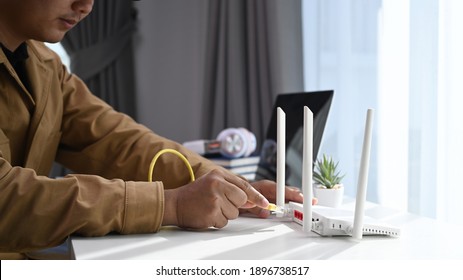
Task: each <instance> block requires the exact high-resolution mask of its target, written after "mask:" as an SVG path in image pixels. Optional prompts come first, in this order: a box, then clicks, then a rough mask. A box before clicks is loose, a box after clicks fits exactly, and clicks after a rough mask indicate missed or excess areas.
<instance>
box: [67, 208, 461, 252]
mask: <svg viewBox="0 0 463 280" xmlns="http://www.w3.org/2000/svg"><path fill="white" fill-rule="evenodd" d="M353 207H354V204H353V203H352V202H351V203H347V204H345V205H343V208H346V209H353ZM365 214H366V215H368V216H371V217H373V218H376V219H378V220H381V221H384V222H387V223H389V224H391V225H395V226H399V227H400V228H401V230H402V236H401V237H400V238H393V237H377V236H376V237H373V236H366V237H364V238H363V240H361V241H359V242H358V241H355V240H353V239H351V238H346V237H321V236H318V235H317V234H315V233H310V234H308V235H307V234H304V233H303V232H302V230H301V227H300V226H299V225H297V224H295V223H293V222H291V221H289V220H288V219H280V218H276V217H272V218H269V219H258V218H250V217H239V218H238V219H236V220H233V221H230V222H229V224H228V225H227V226H226V227H225V228H223V229H220V230H215V229H210V230H204V231H187V230H182V229H179V228H176V227H169V228H163V229H162V230H161V231H160V232H158V233H156V234H143V235H109V236H105V237H98V238H83V237H73V238H72V250H73V253H74V256H75V258H76V259H106V260H110V259H152V260H155V259H162V260H172V259H185V260H192V259H217V260H223V259H229V260H230V259H231V260H234V259H238V260H241V259H255V260H263V259H314V260H315V259H338V260H339V259H341V260H347V259H362V260H366V259H382V260H403V259H405V260H436V259H458V260H462V259H463V238H461V234H462V233H463V226H457V225H451V224H445V223H441V222H438V221H436V220H433V219H428V218H423V217H419V216H416V215H412V214H407V213H399V212H397V211H392V210H388V209H385V208H383V207H380V206H377V205H375V204H367V206H366V210H365Z"/></svg>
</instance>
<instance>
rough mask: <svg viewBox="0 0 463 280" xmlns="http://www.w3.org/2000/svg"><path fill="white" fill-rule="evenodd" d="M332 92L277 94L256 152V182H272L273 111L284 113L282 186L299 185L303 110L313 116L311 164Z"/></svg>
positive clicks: (275, 115)
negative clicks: (284, 182) (284, 177)
mask: <svg viewBox="0 0 463 280" xmlns="http://www.w3.org/2000/svg"><path fill="white" fill-rule="evenodd" d="M333 95H334V91H333V90H326V91H313V92H299V93H285V94H279V95H278V96H277V98H276V100H275V103H274V106H273V111H272V117H271V119H270V122H269V125H268V128H267V135H266V139H265V140H264V141H263V144H262V147H261V151H260V161H259V167H258V169H257V172H256V178H255V179H256V180H262V179H269V180H275V179H276V130H277V110H276V109H277V108H278V107H280V108H282V109H283V111H285V113H286V184H287V185H290V186H295V187H301V182H302V170H301V166H302V148H303V145H302V137H303V123H304V117H303V116H304V106H307V107H309V108H310V110H311V111H312V112H313V114H314V123H313V128H314V130H313V137H314V139H313V160H314V161H315V160H316V158H317V155H318V150H319V148H320V143H321V140H322V137H323V131H324V130H325V125H326V121H327V119H328V113H329V110H330V107H331V102H332V100H333Z"/></svg>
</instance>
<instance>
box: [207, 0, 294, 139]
mask: <svg viewBox="0 0 463 280" xmlns="http://www.w3.org/2000/svg"><path fill="white" fill-rule="evenodd" d="M301 28H302V27H301V2H300V0H286V1H279V0H233V1H230V0H210V2H209V16H208V30H207V42H206V44H207V46H206V67H205V69H206V70H205V71H206V72H205V87H204V89H205V92H204V99H203V106H204V107H203V117H202V118H203V121H202V124H203V125H202V134H203V135H205V136H206V137H208V138H214V137H216V136H217V134H218V133H219V132H220V130H222V129H224V128H227V127H246V128H248V129H249V130H251V131H252V132H254V134H256V137H257V141H258V147H260V144H261V143H262V141H263V140H264V136H265V133H266V130H267V125H268V123H269V120H270V117H271V113H272V112H271V110H272V106H273V102H274V99H275V97H276V95H277V94H278V93H282V92H283V91H302V90H303V72H302V29H301ZM286 40H289V41H286Z"/></svg>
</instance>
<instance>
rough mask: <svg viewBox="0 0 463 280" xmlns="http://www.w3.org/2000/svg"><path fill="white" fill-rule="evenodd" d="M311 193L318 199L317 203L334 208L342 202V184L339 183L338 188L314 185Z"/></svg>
mask: <svg viewBox="0 0 463 280" xmlns="http://www.w3.org/2000/svg"><path fill="white" fill-rule="evenodd" d="M313 194H314V197H316V198H317V199H318V203H317V204H318V205H322V206H327V207H333V208H336V207H339V206H340V205H341V204H342V199H343V197H344V186H343V185H342V184H340V185H339V187H338V188H332V189H327V188H325V187H323V186H321V185H314V187H313Z"/></svg>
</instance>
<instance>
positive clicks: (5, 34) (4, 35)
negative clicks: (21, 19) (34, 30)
mask: <svg viewBox="0 0 463 280" xmlns="http://www.w3.org/2000/svg"><path fill="white" fill-rule="evenodd" d="M8 30H9V29H8V28H4V26H2V25H1V24H0V43H2V45H3V46H4V47H5V48H7V49H8V50H10V51H12V52H14V51H15V50H16V49H17V48H18V47H19V46H20V45H21V44H22V43H24V42H25V40H22V39H19V38H17V37H16V36H14V34H12V33H11V32H9V31H8Z"/></svg>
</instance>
